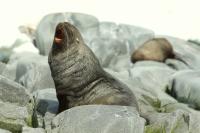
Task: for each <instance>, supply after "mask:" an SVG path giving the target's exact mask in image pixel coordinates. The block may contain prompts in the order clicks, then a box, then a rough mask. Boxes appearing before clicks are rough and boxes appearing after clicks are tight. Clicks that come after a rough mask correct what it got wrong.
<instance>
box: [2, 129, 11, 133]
mask: <svg viewBox="0 0 200 133" xmlns="http://www.w3.org/2000/svg"><path fill="white" fill-rule="evenodd" d="M0 133H11V132H10V131H8V130H4V129H0Z"/></svg>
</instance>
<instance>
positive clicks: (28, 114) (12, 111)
mask: <svg viewBox="0 0 200 133" xmlns="http://www.w3.org/2000/svg"><path fill="white" fill-rule="evenodd" d="M33 108H34V101H33V99H32V97H31V95H30V94H29V93H28V92H27V90H26V88H24V87H23V86H21V85H20V84H18V83H16V82H14V81H12V80H9V79H7V78H5V77H3V76H0V128H4V129H7V130H9V131H12V132H20V131H21V128H22V127H23V126H32V125H34V123H33V119H34V116H33Z"/></svg>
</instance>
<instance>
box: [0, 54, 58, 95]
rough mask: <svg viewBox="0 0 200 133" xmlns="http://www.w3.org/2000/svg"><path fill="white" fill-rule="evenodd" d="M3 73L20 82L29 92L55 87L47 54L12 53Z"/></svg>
mask: <svg viewBox="0 0 200 133" xmlns="http://www.w3.org/2000/svg"><path fill="white" fill-rule="evenodd" d="M3 75H4V76H5V77H8V78H10V79H12V80H15V81H16V82H18V83H20V84H22V85H23V86H25V87H26V88H27V89H28V90H29V91H30V92H34V91H36V90H38V89H45V88H55V86H54V82H53V79H52V77H51V71H50V68H49V64H48V57H47V56H41V55H37V54H33V53H28V52H24V53H18V54H14V55H12V57H11V58H10V61H9V63H8V65H7V66H6V68H5V70H4V72H3Z"/></svg>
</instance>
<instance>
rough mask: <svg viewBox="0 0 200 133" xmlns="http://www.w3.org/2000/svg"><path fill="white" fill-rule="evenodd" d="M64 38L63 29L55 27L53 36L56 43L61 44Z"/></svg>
mask: <svg viewBox="0 0 200 133" xmlns="http://www.w3.org/2000/svg"><path fill="white" fill-rule="evenodd" d="M63 39H64V31H63V29H57V30H56V34H55V37H54V41H55V43H56V44H61V43H62V41H63Z"/></svg>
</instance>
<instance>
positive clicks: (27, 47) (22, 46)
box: [11, 34, 39, 53]
mask: <svg viewBox="0 0 200 133" xmlns="http://www.w3.org/2000/svg"><path fill="white" fill-rule="evenodd" d="M11 48H12V50H13V51H14V52H15V53H20V52H31V53H39V51H38V49H37V48H36V47H35V46H34V44H33V42H32V40H31V39H30V38H29V37H28V36H26V35H24V34H21V35H20V36H19V37H18V38H17V39H16V40H15V42H14V44H13V45H12V46H11Z"/></svg>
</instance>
